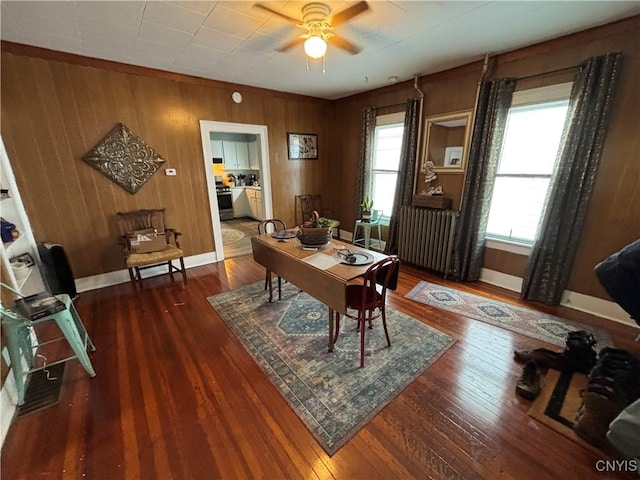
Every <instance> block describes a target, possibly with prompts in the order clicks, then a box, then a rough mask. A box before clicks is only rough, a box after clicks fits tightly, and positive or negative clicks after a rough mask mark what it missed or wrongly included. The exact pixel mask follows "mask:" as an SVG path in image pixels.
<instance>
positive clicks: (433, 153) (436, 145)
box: [422, 110, 471, 173]
mask: <svg viewBox="0 0 640 480" xmlns="http://www.w3.org/2000/svg"><path fill="white" fill-rule="evenodd" d="M469 125H471V110H467V111H463V112H455V113H447V114H443V115H434V116H430V117H427V118H426V125H425V135H426V140H425V143H424V145H425V147H424V156H423V160H422V161H423V162H426V161H428V160H431V161H432V162H433V165H434V171H436V172H447V173H463V172H464V169H465V164H466V158H467V156H468V152H467V149H468V144H469V134H470V130H471V129H470V128H469Z"/></svg>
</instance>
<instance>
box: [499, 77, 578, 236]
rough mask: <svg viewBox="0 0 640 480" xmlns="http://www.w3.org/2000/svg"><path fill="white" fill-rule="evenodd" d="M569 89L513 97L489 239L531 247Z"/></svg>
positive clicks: (527, 92)
mask: <svg viewBox="0 0 640 480" xmlns="http://www.w3.org/2000/svg"><path fill="white" fill-rule="evenodd" d="M570 93H571V83H567V84H561V85H553V86H550V87H542V88H536V89H532V90H525V91H522V92H515V93H514V95H513V101H512V104H511V108H510V109H509V115H508V118H507V127H506V130H505V135H504V142H503V145H502V152H501V155H500V161H499V164H498V170H497V174H496V179H495V184H494V190H493V197H492V200H491V207H490V213H489V220H488V224H487V238H489V239H494V240H503V241H509V242H513V243H520V244H524V245H532V244H533V242H534V240H535V235H536V230H537V227H538V222H539V220H540V216H541V214H542V210H543V208H544V202H545V198H546V195H547V190H548V187H549V184H550V182H551V177H552V175H553V171H554V166H555V161H556V156H557V153H558V148H559V146H560V137H561V136H562V130H563V127H564V123H565V119H566V115H567V109H568V105H569V95H570Z"/></svg>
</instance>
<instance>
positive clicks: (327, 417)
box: [208, 282, 454, 455]
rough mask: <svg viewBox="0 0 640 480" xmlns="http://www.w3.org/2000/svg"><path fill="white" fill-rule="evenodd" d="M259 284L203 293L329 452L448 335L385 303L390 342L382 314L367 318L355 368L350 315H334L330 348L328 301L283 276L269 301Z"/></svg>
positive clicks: (427, 361) (442, 346)
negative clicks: (336, 333)
mask: <svg viewBox="0 0 640 480" xmlns="http://www.w3.org/2000/svg"><path fill="white" fill-rule="evenodd" d="M263 287H264V282H259V283H256V284H253V285H248V286H246V287H242V288H239V289H237V290H234V291H232V292H228V293H222V294H219V295H214V296H212V297H209V298H208V300H209V302H210V303H211V305H212V306H213V308H214V309H215V310H216V311H217V312H218V314H219V315H220V317H221V318H222V319H223V320H224V322H225V323H226V324H227V325H228V326H229V328H230V329H231V331H232V332H233V333H234V334H235V336H236V337H237V338H238V340H240V342H241V343H242V344H243V345H244V347H245V348H246V349H247V351H248V352H249V353H250V354H251V356H252V357H253V358H254V359H255V361H256V362H257V363H258V364H259V365H260V367H262V370H264V372H265V373H266V374H267V376H268V377H269V379H270V380H271V382H272V383H273V384H274V385H275V386H276V387H277V388H278V390H279V391H280V393H281V394H282V395H283V397H284V398H285V399H286V400H287V402H288V403H289V405H290V406H291V408H293V410H294V411H295V412H296V414H297V415H298V416H299V417H300V418H301V419H302V421H303V422H304V424H305V425H306V426H307V428H308V429H309V430H310V431H311V433H313V435H314V437H315V438H316V439H317V440H318V442H319V443H320V444H321V445H322V447H323V448H324V450H325V451H326V452H327V453H328V454H329V455H333V454H334V453H335V452H336V451H338V449H340V447H342V446H343V445H344V444H345V443H346V442H347V441H348V440H349V439H350V438H351V437H352V436H353V435H355V434H356V433H357V432H358V431H359V430H360V428H362V427H363V426H364V425H365V424H366V423H367V422H368V421H369V420H370V419H371V418H373V416H375V415H376V413H378V412H379V411H380V410H381V409H382V408H383V407H384V406H385V405H387V404H388V403H389V402H390V401H391V400H393V399H394V398H395V397H396V396H397V395H398V394H399V393H400V392H402V391H403V390H404V389H405V388H406V387H407V386H408V385H409V384H410V383H411V382H413V380H415V379H416V378H417V377H418V376H419V375H421V374H422V373H423V372H424V371H425V370H426V369H427V367H429V365H431V364H432V363H433V362H434V361H435V360H436V359H437V358H438V357H439V356H440V355H442V354H443V353H444V352H445V350H446V349H447V348H448V347H450V346H451V345H452V344H453V343H454V342H453V340H452V339H451V337H449V336H448V335H446V334H444V333H442V332H440V331H438V330H436V329H434V328H431V327H429V326H427V325H425V324H424V323H422V322H420V321H418V320H416V319H414V318H412V317H410V316H408V315H405V314H403V313H401V312H399V311H397V310H393V309H391V308H389V307H387V326H388V328H389V336H390V338H391V347H389V348H387V346H386V345H387V343H386V340H385V338H384V330H383V328H382V320H381V319H379V320H376V321H374V324H373V329H371V330H367V332H366V337H365V342H366V353H365V365H364V368H360V335H359V333H358V332H357V331H356V328H355V327H356V322H355V321H353V320H351V319H348V318H343V319H342V320H341V322H340V323H341V324H342V328H341V331H340V337H339V338H338V342H337V344H336V345H335V349H334V351H333V352H332V353H329V352H327V343H328V336H329V329H328V324H329V323H328V322H329V315H328V310H327V307H326V306H325V305H324V304H322V303H320V302H319V301H317V300H316V299H314V298H313V297H311V296H310V295H308V294H306V293H304V292H300V291H299V290H298V289H297V287H295V286H294V285H291V284H289V283H285V284H283V285H282V300H280V301H274V302H273V303H268V302H267V293H266V292H265V290H264V289H263Z"/></svg>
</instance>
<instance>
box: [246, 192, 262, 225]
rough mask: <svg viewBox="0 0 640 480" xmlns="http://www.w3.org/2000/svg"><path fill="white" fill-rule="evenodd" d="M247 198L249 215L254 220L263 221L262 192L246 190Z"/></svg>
mask: <svg viewBox="0 0 640 480" xmlns="http://www.w3.org/2000/svg"><path fill="white" fill-rule="evenodd" d="M246 190H247V197H248V198H249V209H250V211H251V213H250V214H249V215H250V216H251V217H252V218H254V219H256V220H260V221H262V220H264V204H263V203H262V190H258V189H255V188H247V189H246Z"/></svg>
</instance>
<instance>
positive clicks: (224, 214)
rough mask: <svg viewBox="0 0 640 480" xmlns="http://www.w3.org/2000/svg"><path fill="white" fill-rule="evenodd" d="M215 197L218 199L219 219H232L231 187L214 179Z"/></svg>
mask: <svg viewBox="0 0 640 480" xmlns="http://www.w3.org/2000/svg"><path fill="white" fill-rule="evenodd" d="M216 197H217V199H218V211H219V212H220V220H233V200H232V195H231V188H230V187H229V186H228V185H225V184H224V183H222V181H219V180H217V179H216Z"/></svg>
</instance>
